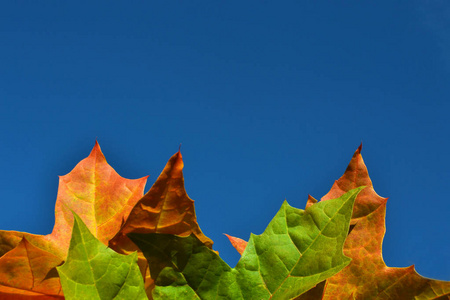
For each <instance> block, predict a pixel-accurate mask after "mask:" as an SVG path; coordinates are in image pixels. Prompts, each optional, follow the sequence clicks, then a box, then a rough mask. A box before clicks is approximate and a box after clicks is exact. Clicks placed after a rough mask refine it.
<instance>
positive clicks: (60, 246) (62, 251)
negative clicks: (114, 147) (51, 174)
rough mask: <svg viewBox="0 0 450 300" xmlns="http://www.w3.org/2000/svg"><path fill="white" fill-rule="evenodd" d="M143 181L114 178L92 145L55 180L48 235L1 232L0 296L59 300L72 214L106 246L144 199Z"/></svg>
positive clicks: (98, 151)
mask: <svg viewBox="0 0 450 300" xmlns="http://www.w3.org/2000/svg"><path fill="white" fill-rule="evenodd" d="M146 181H147V177H143V178H140V179H135V180H130V179H125V178H123V177H121V176H120V175H119V174H117V173H116V172H115V171H114V169H113V168H112V167H111V166H110V165H109V164H108V163H107V162H106V159H105V156H104V155H103V153H102V151H101V149H100V146H99V144H98V143H97V142H96V143H95V146H94V148H93V149H92V151H91V153H90V155H89V156H88V157H87V158H85V159H84V160H82V161H81V162H80V163H79V164H78V165H77V166H76V167H75V168H74V169H73V170H72V171H71V172H70V173H69V174H67V175H65V176H61V177H60V178H59V188H58V196H57V200H56V208H55V226H54V228H53V231H52V233H51V234H48V235H35V234H30V233H25V232H17V231H0V255H1V257H0V298H1V299H19V298H20V297H22V298H24V297H25V298H27V297H28V298H30V299H31V298H32V299H35V298H36V299H53V298H55V297H56V298H62V290H61V285H60V282H59V277H58V275H57V273H56V269H55V267H56V266H58V265H59V264H61V263H62V262H63V260H65V258H66V255H67V251H68V248H69V243H70V238H71V232H72V226H73V215H72V211H73V212H76V213H77V214H78V215H79V216H80V217H81V218H82V219H83V222H84V223H85V224H86V225H87V226H88V228H89V230H90V231H91V232H92V234H94V235H95V236H96V237H97V238H98V239H99V240H100V241H102V242H103V243H105V244H107V243H108V241H109V240H110V239H111V238H112V237H114V235H115V234H116V233H117V232H118V231H119V229H120V227H121V225H122V223H123V222H124V220H126V219H127V218H128V215H129V213H130V211H131V209H132V208H133V207H134V205H135V204H136V202H137V201H138V200H139V199H140V198H141V197H142V195H143V193H144V186H145V183H146ZM19 296H20V297H19ZM18 297H19V298H18Z"/></svg>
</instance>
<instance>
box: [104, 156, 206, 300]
mask: <svg viewBox="0 0 450 300" xmlns="http://www.w3.org/2000/svg"><path fill="white" fill-rule="evenodd" d="M183 167H184V163H183V158H182V155H181V153H180V151H178V152H177V153H175V154H174V155H173V156H172V157H171V158H170V159H169V161H168V162H167V164H166V166H165V167H164V169H163V171H162V172H161V174H160V175H159V177H158V179H157V180H156V181H155V183H154V184H153V186H152V187H151V188H150V190H149V191H148V192H147V193H146V194H145V195H144V197H142V199H140V200H139V202H138V203H137V204H136V205H135V207H134V208H133V209H132V210H131V212H130V215H129V217H128V219H127V220H126V222H125V223H124V224H123V226H122V228H121V229H120V231H119V232H118V233H117V234H116V236H115V237H114V238H113V239H112V240H111V241H110V242H109V246H110V247H111V248H112V249H114V250H115V251H117V252H119V253H124V254H129V253H131V252H134V251H138V256H139V266H140V268H141V272H142V273H143V275H144V278H145V285H146V289H147V295H149V297H151V291H152V289H153V287H154V281H153V279H152V277H151V275H150V272H149V270H148V263H147V260H146V259H145V257H144V256H143V254H142V251H141V250H140V249H139V248H138V247H137V246H136V245H135V244H134V243H133V242H132V241H131V240H130V239H129V238H128V236H127V234H129V233H167V234H176V235H179V236H189V235H190V234H191V233H193V234H194V235H195V236H196V237H197V238H198V239H199V240H200V241H201V242H202V243H203V244H205V245H206V246H207V247H208V248H212V245H213V242H212V241H211V240H210V239H209V238H208V237H206V236H205V235H204V234H203V232H202V231H201V229H200V227H199V226H198V223H197V217H196V215H195V209H194V201H193V200H192V199H190V198H189V196H188V195H187V193H186V190H185V188H184V177H183Z"/></svg>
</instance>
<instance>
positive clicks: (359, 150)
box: [356, 142, 363, 153]
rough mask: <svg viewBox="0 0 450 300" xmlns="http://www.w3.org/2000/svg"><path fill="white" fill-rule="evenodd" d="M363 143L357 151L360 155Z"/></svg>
mask: <svg viewBox="0 0 450 300" xmlns="http://www.w3.org/2000/svg"><path fill="white" fill-rule="evenodd" d="M362 144H363V143H362V142H361V144H360V145H359V147H358V149H356V152H358V153H361V150H362Z"/></svg>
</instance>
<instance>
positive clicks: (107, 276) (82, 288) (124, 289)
mask: <svg viewBox="0 0 450 300" xmlns="http://www.w3.org/2000/svg"><path fill="white" fill-rule="evenodd" d="M73 216H74V225H73V230H72V238H71V240H70V247H69V254H68V257H67V260H66V262H65V263H64V264H63V265H62V266H60V267H57V270H58V273H59V276H60V278H61V285H62V287H63V291H64V296H65V298H66V299H147V296H146V294H145V289H144V280H143V278H142V275H141V273H140V271H139V267H138V265H137V253H132V254H130V255H122V254H118V253H116V252H114V251H113V250H112V249H110V248H108V247H107V246H105V245H104V244H103V243H101V242H100V241H99V240H98V239H97V238H95V237H94V236H93V235H92V233H91V232H90V231H89V229H88V228H87V227H86V225H85V224H84V223H83V221H82V220H81V218H80V217H79V216H78V215H77V214H75V213H73Z"/></svg>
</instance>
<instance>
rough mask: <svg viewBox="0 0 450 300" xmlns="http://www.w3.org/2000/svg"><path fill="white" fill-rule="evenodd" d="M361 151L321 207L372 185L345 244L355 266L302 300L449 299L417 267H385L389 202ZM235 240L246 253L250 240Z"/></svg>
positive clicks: (447, 290)
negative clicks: (379, 190)
mask: <svg viewBox="0 0 450 300" xmlns="http://www.w3.org/2000/svg"><path fill="white" fill-rule="evenodd" d="M361 148H362V145H361V146H360V147H359V148H358V149H357V150H356V151H355V154H354V155H353V157H352V160H351V161H350V164H349V166H348V167H347V170H346V171H345V173H344V175H343V176H342V177H341V178H340V179H339V180H337V181H336V182H335V183H334V185H333V186H332V188H331V190H330V191H329V192H328V193H327V194H326V195H325V196H324V197H322V199H321V202H322V201H327V200H329V199H335V198H337V197H339V196H341V195H343V194H344V193H346V192H348V191H350V190H352V189H354V188H357V187H361V186H366V188H365V189H364V190H363V191H362V192H361V193H360V194H359V195H358V197H357V198H356V202H355V205H354V207H353V214H352V219H351V221H350V232H349V235H348V237H347V239H346V241H345V244H344V253H345V255H347V256H348V257H350V258H352V262H351V263H350V264H349V265H348V266H347V267H346V268H344V269H343V270H342V271H341V272H339V273H338V274H336V275H334V276H333V277H331V278H329V279H327V280H326V282H325V281H324V282H322V283H320V284H318V285H317V286H316V287H314V288H313V289H311V290H309V291H308V292H306V293H305V294H303V295H301V296H299V297H297V298H296V300H316V299H321V300H328V299H330V300H331V299H417V300H422V299H423V300H426V299H438V298H439V299H441V298H440V297H442V299H444V298H445V299H448V298H449V297H450V282H446V281H440V280H433V279H429V278H425V277H422V276H420V275H419V274H418V273H417V272H416V271H415V269H414V266H410V267H407V268H391V267H387V266H386V264H385V263H384V261H383V258H382V242H383V237H384V234H385V212H386V202H387V198H383V197H380V196H379V195H378V194H377V193H376V192H375V190H374V189H373V184H372V181H371V180H370V177H369V173H368V171H367V168H366V165H365V164H364V161H363V159H362V156H361ZM316 202H317V200H316V199H314V198H313V197H312V196H309V197H308V201H307V204H306V208H308V207H310V206H311V205H313V204H314V203H316ZM231 238H232V239H233V240H234V243H233V241H232V245H233V246H234V247H235V248H236V249H237V250H238V251H242V248H244V249H245V245H246V242H245V241H243V240H241V241H240V242H239V244H236V242H235V239H237V238H234V237H231ZM230 240H231V239H230ZM239 240H240V239H239ZM238 247H240V248H241V249H238Z"/></svg>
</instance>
